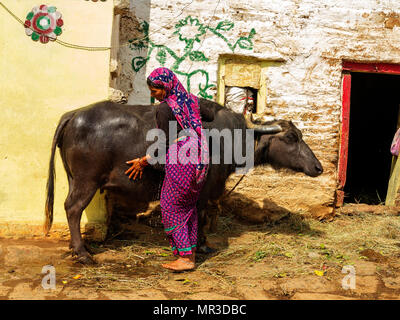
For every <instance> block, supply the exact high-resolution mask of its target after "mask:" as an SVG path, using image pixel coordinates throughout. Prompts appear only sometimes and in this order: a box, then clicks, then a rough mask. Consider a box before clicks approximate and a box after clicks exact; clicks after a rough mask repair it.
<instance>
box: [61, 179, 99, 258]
mask: <svg viewBox="0 0 400 320" xmlns="http://www.w3.org/2000/svg"><path fill="white" fill-rule="evenodd" d="M75 181H76V180H72V181H71V184H70V192H69V194H68V197H67V199H66V200H65V203H64V206H65V211H66V213H67V219H68V226H69V231H70V233H71V243H70V246H71V248H72V254H73V255H77V256H78V261H79V262H82V263H84V264H92V263H94V262H95V261H94V260H93V258H92V257H91V255H90V254H89V253H88V252H87V250H86V248H85V244H84V241H83V239H82V235H81V230H80V223H81V217H82V212H83V210H84V209H85V208H86V207H87V205H88V204H89V203H90V201H91V200H92V198H93V196H94V194H95V193H96V190H97V186H96V185H95V184H92V185H89V184H88V185H86V186H84V187H83V186H78V185H77V184H76V183H74V182H75Z"/></svg>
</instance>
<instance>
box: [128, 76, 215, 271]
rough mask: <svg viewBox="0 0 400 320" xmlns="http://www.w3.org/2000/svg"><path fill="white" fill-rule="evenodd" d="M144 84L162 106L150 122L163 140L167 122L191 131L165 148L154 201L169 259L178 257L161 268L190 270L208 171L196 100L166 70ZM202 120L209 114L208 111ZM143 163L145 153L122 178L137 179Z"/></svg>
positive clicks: (205, 147) (193, 264)
mask: <svg viewBox="0 0 400 320" xmlns="http://www.w3.org/2000/svg"><path fill="white" fill-rule="evenodd" d="M147 84H148V86H149V89H150V92H151V96H152V97H154V98H156V99H157V100H158V101H160V102H162V103H161V104H160V105H159V106H158V107H157V112H156V121H157V127H158V128H159V129H162V130H163V131H164V133H165V134H166V136H167V140H166V141H169V139H168V133H169V127H168V125H169V122H170V121H176V122H177V127H178V132H179V131H181V130H182V129H185V130H191V132H192V135H191V136H190V135H189V134H187V135H186V136H183V137H180V138H178V139H175V141H174V143H173V144H172V145H171V146H169V148H168V151H167V154H166V164H165V179H164V182H163V185H162V189H161V197H160V206H161V213H162V221H163V224H164V228H165V232H166V234H167V237H168V239H169V242H170V245H171V247H172V250H173V253H174V255H176V256H178V258H177V260H175V261H173V262H171V263H166V264H162V266H163V267H164V268H166V269H170V270H175V271H184V270H191V269H194V268H195V251H196V244H197V208H196V203H197V200H198V198H199V195H200V191H201V189H202V187H203V184H204V182H205V178H206V176H207V170H208V148H207V143H206V140H205V136H204V135H203V134H202V131H201V129H202V121H201V115H200V107H199V101H198V98H197V97H196V96H195V95H193V94H190V93H188V92H187V91H186V90H185V88H184V87H183V85H182V84H181V82H180V81H179V80H178V78H177V77H176V75H175V74H174V73H173V72H172V71H171V70H169V69H167V68H157V69H155V70H154V71H153V72H152V73H151V74H150V75H149V76H148V78H147ZM163 102H165V103H163ZM208 117H210V118H211V117H213V115H210V112H209V114H208ZM185 132H186V131H185ZM182 147H184V148H182ZM180 151H184V152H180ZM182 155H183V157H182ZM149 159H150V156H149V155H146V156H144V157H142V158H140V159H134V160H131V161H128V162H127V163H128V164H132V166H131V167H130V168H129V169H128V170H127V171H126V174H130V176H129V178H131V177H132V176H133V178H134V179H135V178H136V176H137V175H139V176H140V177H141V175H142V171H143V168H144V167H145V166H147V165H148V160H149Z"/></svg>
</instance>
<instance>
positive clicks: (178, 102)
mask: <svg viewBox="0 0 400 320" xmlns="http://www.w3.org/2000/svg"><path fill="white" fill-rule="evenodd" d="M147 79H148V80H149V81H150V82H151V83H153V84H155V85H157V86H160V85H161V86H162V87H163V88H164V89H165V92H166V94H165V97H164V100H163V101H161V102H166V103H167V104H168V106H169V107H170V108H171V109H172V112H173V114H174V115H175V118H176V120H177V121H178V123H179V124H180V126H181V127H182V128H183V129H189V130H190V129H192V130H194V131H195V132H196V133H197V137H198V142H199V147H200V149H199V150H200V152H199V157H198V162H197V166H196V181H197V183H200V182H202V181H203V180H204V179H205V177H206V175H207V169H208V162H209V157H208V146H207V141H206V138H205V135H204V133H203V132H202V122H201V116H200V107H199V101H198V98H197V97H196V96H195V95H194V94H191V93H189V92H187V91H186V89H185V88H184V87H183V85H182V83H181V82H180V81H179V79H178V77H177V76H176V75H175V73H173V72H172V71H171V70H169V69H168V68H163V67H162V68H157V69H155V70H154V71H153V72H152V73H151V74H150V75H149V76H148V77H147Z"/></svg>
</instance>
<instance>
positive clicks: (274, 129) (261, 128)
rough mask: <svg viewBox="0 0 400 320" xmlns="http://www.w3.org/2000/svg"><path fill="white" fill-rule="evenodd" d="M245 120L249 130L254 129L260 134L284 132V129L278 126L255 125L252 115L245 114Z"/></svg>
mask: <svg viewBox="0 0 400 320" xmlns="http://www.w3.org/2000/svg"><path fill="white" fill-rule="evenodd" d="M244 119H245V120H246V126H247V128H249V129H254V131H256V132H259V133H278V132H281V131H282V127H281V126H280V125H278V124H270V125H267V124H255V123H254V122H253V121H252V120H253V116H252V114H251V113H247V114H244Z"/></svg>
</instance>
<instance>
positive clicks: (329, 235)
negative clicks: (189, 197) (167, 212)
mask: <svg viewBox="0 0 400 320" xmlns="http://www.w3.org/2000/svg"><path fill="white" fill-rule="evenodd" d="M361 209H362V207H361ZM364 211H366V212H362V211H360V210H359V209H357V207H355V208H352V209H351V208H350V209H349V207H348V208H347V211H346V210H343V212H344V213H343V214H340V215H338V216H337V217H336V218H335V219H334V220H333V221H331V222H325V223H324V222H319V221H317V220H315V219H311V218H304V217H303V216H300V215H297V214H293V213H292V214H289V215H287V216H286V217H284V218H282V219H280V220H279V221H277V222H274V223H263V224H254V223H249V222H245V221H243V220H239V219H238V218H236V217H235V216H233V215H231V214H224V215H222V216H221V217H220V218H219V221H218V228H217V231H216V232H215V233H212V234H209V244H210V245H211V246H212V247H213V248H215V249H216V250H217V251H216V252H215V253H212V254H199V255H198V259H197V268H196V270H194V271H191V272H184V273H173V272H170V271H167V270H163V269H162V268H161V267H160V264H161V263H163V262H164V261H168V260H172V259H173V256H172V255H171V250H170V249H169V247H168V242H167V240H166V239H165V236H164V232H163V229H162V228H161V225H160V224H159V223H157V217H154V219H155V220H154V219H153V221H152V222H151V220H148V221H142V222H138V221H132V222H131V223H130V224H129V225H128V227H125V229H122V231H119V232H117V233H115V234H114V235H113V236H112V237H110V239H109V240H107V241H105V242H103V243H94V242H92V243H89V245H90V248H91V250H92V251H93V253H94V254H93V256H94V258H95V260H96V261H97V262H98V263H97V265H94V266H83V265H80V264H78V263H76V262H75V261H74V260H73V258H72V257H71V256H70V255H69V249H68V241H67V240H54V239H46V238H42V239H36V240H34V239H14V240H13V239H0V299H2V300H7V299H9V300H16V299H18V300H28V299H40V300H42V299H50V300H51V299H57V300H66V299H68V300H70V299H80V300H84V299H89V300H107V299H123V300H125V299H131V300H144V299H155V300H174V299H179V300H181V299H183V300H187V299H194V300H210V299H215V300H228V299H229V300H235V299H240V300H255V299H257V300H259V299H281V300H282V299H292V300H306V299H307V300H316V299H318V300H326V299H329V300H345V299H356V300H362V299H399V298H400V217H399V216H398V215H396V214H392V213H388V214H387V213H385V211H384V210H381V211H379V210H378V211H379V212H378V213H376V212H373V210H372V211H371V210H369V211H368V210H364ZM154 221H155V222H154ZM46 265H52V266H54V268H55V269H54V270H55V275H56V281H55V287H54V288H52V289H44V288H43V285H42V281H43V278H44V277H45V276H46V274H42V268H43V267H44V266H46ZM344 266H347V267H346V268H348V269H347V270H350V269H349V268H353V269H352V270H353V271H354V272H355V274H354V278H352V279H354V282H353V284H354V287H353V288H347V289H346V287H343V283H345V284H350V283H351V282H349V278H348V277H349V275H351V274H350V273H342V268H343V267H344ZM346 276H347V278H346ZM344 278H345V279H344ZM346 279H347V280H346ZM345 280H346V281H347V282H346V281H345ZM48 283H50V282H48Z"/></svg>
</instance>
